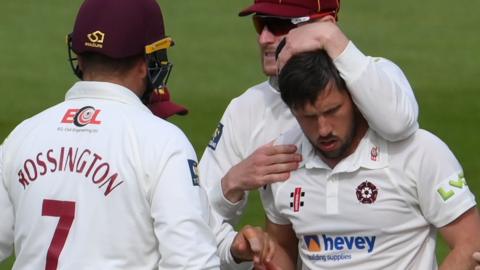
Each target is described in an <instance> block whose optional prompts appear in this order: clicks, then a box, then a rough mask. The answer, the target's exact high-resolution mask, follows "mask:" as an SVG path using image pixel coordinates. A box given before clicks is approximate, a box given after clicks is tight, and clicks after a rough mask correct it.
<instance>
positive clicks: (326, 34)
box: [277, 16, 349, 71]
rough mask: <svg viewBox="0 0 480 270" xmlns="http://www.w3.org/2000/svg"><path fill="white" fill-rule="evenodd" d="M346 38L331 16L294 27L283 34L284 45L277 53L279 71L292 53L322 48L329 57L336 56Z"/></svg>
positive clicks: (333, 57) (344, 43) (345, 44)
mask: <svg viewBox="0 0 480 270" xmlns="http://www.w3.org/2000/svg"><path fill="white" fill-rule="evenodd" d="M348 42H349V40H348V38H347V37H346V36H345V34H344V33H343V32H342V31H341V29H340V28H339V27H338V25H337V24H336V22H335V19H334V18H333V17H331V16H326V17H323V18H321V19H319V20H317V21H315V22H311V23H306V24H303V25H300V26H299V27H297V28H294V29H292V30H290V32H288V34H287V35H286V36H285V46H284V47H283V49H282V50H281V52H280V53H279V54H278V59H277V68H278V71H280V70H281V69H282V68H283V66H284V65H285V64H286V63H287V61H288V60H289V59H290V57H292V56H293V55H296V54H299V53H302V52H309V51H315V50H320V49H324V50H325V51H326V52H327V53H328V55H329V56H330V58H332V59H335V58H336V57H338V56H339V55H340V54H341V53H342V52H343V50H344V49H345V48H346V47H347V45H348Z"/></svg>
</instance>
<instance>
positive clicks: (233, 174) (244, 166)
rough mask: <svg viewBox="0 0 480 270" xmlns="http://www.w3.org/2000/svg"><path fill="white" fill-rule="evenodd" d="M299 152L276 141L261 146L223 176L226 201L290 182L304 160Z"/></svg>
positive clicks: (234, 200) (232, 200)
mask: <svg viewBox="0 0 480 270" xmlns="http://www.w3.org/2000/svg"><path fill="white" fill-rule="evenodd" d="M296 151H297V147H296V146H295V145H273V142H271V143H268V144H266V145H263V146H261V147H259V148H258V149H257V150H255V152H253V153H252V154H251V155H250V156H249V157H248V158H246V159H244V160H243V161H241V162H240V163H238V164H237V165H235V166H233V167H232V168H231V169H230V170H229V171H228V172H227V174H226V175H225V176H224V177H223V179H222V191H223V194H224V196H225V198H227V199H228V200H229V201H231V202H238V201H240V200H241V199H242V198H243V194H244V191H246V190H252V189H257V188H259V187H262V186H265V185H267V184H271V183H274V182H279V181H285V180H287V179H288V178H289V177H290V172H291V171H293V170H296V169H297V168H298V165H299V163H300V161H301V160H302V156H301V155H300V154H298V153H296Z"/></svg>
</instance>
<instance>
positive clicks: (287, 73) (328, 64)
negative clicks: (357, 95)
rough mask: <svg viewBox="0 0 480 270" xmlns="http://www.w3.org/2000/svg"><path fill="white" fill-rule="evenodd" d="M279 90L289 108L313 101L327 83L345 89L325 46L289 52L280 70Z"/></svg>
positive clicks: (343, 82)
mask: <svg viewBox="0 0 480 270" xmlns="http://www.w3.org/2000/svg"><path fill="white" fill-rule="evenodd" d="M278 82H279V88H280V94H281V96H282V100H283V102H285V103H286V104H287V106H288V107H290V108H298V107H299V106H304V105H305V104H306V103H307V102H310V103H311V104H313V103H315V101H316V99H317V97H318V95H320V93H321V92H322V91H323V90H324V89H325V88H326V87H328V85H329V84H330V83H333V84H334V85H335V86H336V87H337V88H338V89H339V90H342V91H343V90H346V89H347V86H346V85H345V81H344V80H343V79H342V78H341V77H340V74H339V73H338V70H337V68H336V67H335V65H334V64H333V62H332V59H330V56H328V54H327V53H326V52H325V50H317V51H312V52H305V53H301V54H297V55H294V56H292V58H290V60H288V62H287V63H286V64H285V66H284V67H283V69H282V71H281V72H280V75H279V78H278Z"/></svg>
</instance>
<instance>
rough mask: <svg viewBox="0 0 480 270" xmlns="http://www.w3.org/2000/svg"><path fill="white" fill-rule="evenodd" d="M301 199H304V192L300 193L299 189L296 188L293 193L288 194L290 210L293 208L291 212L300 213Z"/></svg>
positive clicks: (300, 189)
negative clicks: (290, 199)
mask: <svg viewBox="0 0 480 270" xmlns="http://www.w3.org/2000/svg"><path fill="white" fill-rule="evenodd" d="M303 197H305V191H302V188H301V187H296V188H295V190H294V191H293V192H290V198H292V201H291V202H290V208H293V212H298V211H300V208H301V207H303V205H304V203H303Z"/></svg>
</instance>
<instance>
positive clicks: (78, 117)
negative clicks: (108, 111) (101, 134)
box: [61, 106, 102, 127]
mask: <svg viewBox="0 0 480 270" xmlns="http://www.w3.org/2000/svg"><path fill="white" fill-rule="evenodd" d="M100 112H101V110H96V109H95V108H94V107H92V106H85V107H83V108H80V109H68V110H67V112H66V113H65V115H64V116H63V118H62V121H61V123H64V124H72V123H73V124H74V125H75V126H77V127H84V126H86V125H100V124H101V123H102V122H101V121H100V120H98V115H99V114H100Z"/></svg>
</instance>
